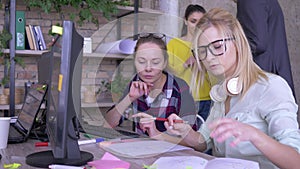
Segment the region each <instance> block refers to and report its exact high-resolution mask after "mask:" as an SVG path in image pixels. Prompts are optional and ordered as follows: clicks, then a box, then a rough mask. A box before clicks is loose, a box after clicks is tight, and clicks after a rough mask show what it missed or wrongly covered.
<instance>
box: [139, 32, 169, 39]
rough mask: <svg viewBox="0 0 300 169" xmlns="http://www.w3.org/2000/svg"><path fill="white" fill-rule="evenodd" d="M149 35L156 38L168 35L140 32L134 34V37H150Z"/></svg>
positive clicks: (163, 37) (164, 37)
mask: <svg viewBox="0 0 300 169" xmlns="http://www.w3.org/2000/svg"><path fill="white" fill-rule="evenodd" d="M149 37H153V38H155V39H166V35H165V34H163V33H139V34H137V35H135V36H134V39H141V38H149Z"/></svg>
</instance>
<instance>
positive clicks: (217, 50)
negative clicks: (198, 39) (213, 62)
mask: <svg viewBox="0 0 300 169" xmlns="http://www.w3.org/2000/svg"><path fill="white" fill-rule="evenodd" d="M230 40H234V38H226V39H219V40H215V41H213V42H211V43H209V44H208V45H205V46H198V48H197V49H196V50H197V53H198V58H199V60H200V61H203V60H205V59H206V57H207V49H208V50H209V52H210V53H211V54H212V55H214V56H220V55H223V54H224V53H225V52H226V50H227V48H226V41H230ZM194 50H195V49H193V50H192V53H193V55H194V57H195V51H194Z"/></svg>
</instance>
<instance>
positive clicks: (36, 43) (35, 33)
mask: <svg viewBox="0 0 300 169" xmlns="http://www.w3.org/2000/svg"><path fill="white" fill-rule="evenodd" d="M25 30H26V36H27V40H28V44H29V48H30V49H31V50H46V49H47V46H46V43H45V40H44V37H43V33H42V30H41V27H40V26H39V25H36V26H35V25H26V27H25Z"/></svg>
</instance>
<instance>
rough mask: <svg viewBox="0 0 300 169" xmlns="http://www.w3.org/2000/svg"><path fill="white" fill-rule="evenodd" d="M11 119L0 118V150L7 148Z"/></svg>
mask: <svg viewBox="0 0 300 169" xmlns="http://www.w3.org/2000/svg"><path fill="white" fill-rule="evenodd" d="M9 125H10V117H0V149H5V148H6V147H7V140H8V133H9Z"/></svg>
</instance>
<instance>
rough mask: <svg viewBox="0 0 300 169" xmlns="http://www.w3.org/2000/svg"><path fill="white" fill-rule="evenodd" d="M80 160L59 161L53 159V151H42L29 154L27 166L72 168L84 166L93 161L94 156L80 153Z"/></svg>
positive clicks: (83, 152)
mask: <svg viewBox="0 0 300 169" xmlns="http://www.w3.org/2000/svg"><path fill="white" fill-rule="evenodd" d="M80 156H81V158H80V159H57V158H54V157H53V154H52V151H51V150H49V151H42V152H36V153H32V154H29V155H28V156H27V157H26V164H28V165H30V166H33V167H40V168H48V167H49V165H51V164H62V165H71V166H83V165H86V164H87V162H89V161H92V160H93V158H94V156H93V154H91V153H88V152H85V151H80Z"/></svg>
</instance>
